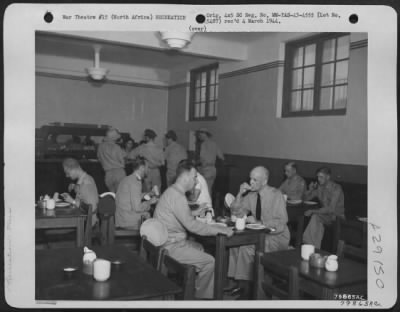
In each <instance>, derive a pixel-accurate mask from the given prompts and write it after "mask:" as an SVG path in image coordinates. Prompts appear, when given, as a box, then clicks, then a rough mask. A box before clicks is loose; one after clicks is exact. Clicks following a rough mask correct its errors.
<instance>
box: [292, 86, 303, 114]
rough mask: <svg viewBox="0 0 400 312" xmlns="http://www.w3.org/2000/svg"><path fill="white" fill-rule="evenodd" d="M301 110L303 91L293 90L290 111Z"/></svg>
mask: <svg viewBox="0 0 400 312" xmlns="http://www.w3.org/2000/svg"><path fill="white" fill-rule="evenodd" d="M300 110H301V91H294V92H292V100H291V102H290V111H292V112H298V111H300Z"/></svg>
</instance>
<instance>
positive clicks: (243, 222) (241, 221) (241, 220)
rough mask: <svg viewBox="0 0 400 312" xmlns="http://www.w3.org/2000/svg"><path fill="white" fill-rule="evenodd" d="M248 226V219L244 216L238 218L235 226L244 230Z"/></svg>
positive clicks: (239, 229)
mask: <svg viewBox="0 0 400 312" xmlns="http://www.w3.org/2000/svg"><path fill="white" fill-rule="evenodd" d="M245 226H246V219H245V218H244V217H243V218H236V222H235V227H236V229H237V230H238V231H242V230H244V228H245Z"/></svg>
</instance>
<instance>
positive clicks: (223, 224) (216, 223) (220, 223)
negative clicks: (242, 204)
mask: <svg viewBox="0 0 400 312" xmlns="http://www.w3.org/2000/svg"><path fill="white" fill-rule="evenodd" d="M209 224H213V225H214V224H215V225H220V226H224V227H227V226H228V225H227V224H226V223H222V222H214V223H209Z"/></svg>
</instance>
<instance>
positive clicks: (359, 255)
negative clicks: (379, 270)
mask: <svg viewBox="0 0 400 312" xmlns="http://www.w3.org/2000/svg"><path fill="white" fill-rule="evenodd" d="M367 253H368V250H367V249H366V248H358V247H354V246H352V245H349V244H346V243H345V241H344V240H339V242H338V246H337V252H336V255H337V256H338V258H339V259H340V258H342V257H345V258H349V259H353V260H356V261H359V262H363V263H367Z"/></svg>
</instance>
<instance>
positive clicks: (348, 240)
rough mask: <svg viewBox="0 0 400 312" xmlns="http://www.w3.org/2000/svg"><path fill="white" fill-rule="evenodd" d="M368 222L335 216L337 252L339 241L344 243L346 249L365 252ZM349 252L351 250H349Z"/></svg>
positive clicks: (359, 252) (357, 252)
mask: <svg viewBox="0 0 400 312" xmlns="http://www.w3.org/2000/svg"><path fill="white" fill-rule="evenodd" d="M367 234H368V224H367V223H366V222H361V221H359V220H346V219H345V218H343V217H337V218H336V221H335V243H336V246H337V250H336V253H337V254H338V249H339V241H340V240H342V241H343V242H344V243H345V246H346V248H345V249H346V250H352V249H353V250H354V252H355V254H359V255H363V254H365V255H366V254H367V250H368V246H367V245H368V238H367ZM350 253H351V252H350Z"/></svg>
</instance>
